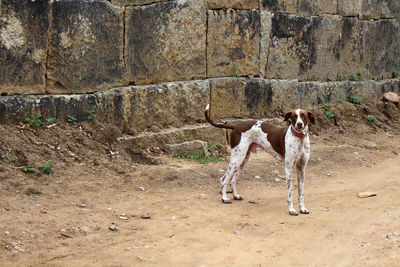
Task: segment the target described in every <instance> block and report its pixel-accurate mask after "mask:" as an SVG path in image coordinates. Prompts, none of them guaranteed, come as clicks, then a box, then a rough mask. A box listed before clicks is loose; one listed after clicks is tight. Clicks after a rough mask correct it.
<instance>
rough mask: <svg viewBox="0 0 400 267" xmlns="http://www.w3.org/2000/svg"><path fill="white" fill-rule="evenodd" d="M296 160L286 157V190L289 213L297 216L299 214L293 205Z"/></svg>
mask: <svg viewBox="0 0 400 267" xmlns="http://www.w3.org/2000/svg"><path fill="white" fill-rule="evenodd" d="M293 165H294V161H293V160H292V159H290V157H289V159H288V158H286V160H285V174H286V190H287V202H288V204H289V214H290V215H294V216H297V215H299V214H298V213H297V211H296V210H295V208H294V207H293V186H292V174H293Z"/></svg>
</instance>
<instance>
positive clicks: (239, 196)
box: [233, 195, 243, 200]
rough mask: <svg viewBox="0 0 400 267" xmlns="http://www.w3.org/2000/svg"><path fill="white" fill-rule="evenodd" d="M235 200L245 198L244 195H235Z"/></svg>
mask: <svg viewBox="0 0 400 267" xmlns="http://www.w3.org/2000/svg"><path fill="white" fill-rule="evenodd" d="M233 198H234V199H235V200H243V197H242V196H241V195H237V196H233Z"/></svg>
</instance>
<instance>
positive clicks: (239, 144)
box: [204, 105, 315, 216]
mask: <svg viewBox="0 0 400 267" xmlns="http://www.w3.org/2000/svg"><path fill="white" fill-rule="evenodd" d="M209 108H210V106H209V105H207V106H206V108H205V111H204V115H205V117H206V120H207V121H208V122H209V123H210V124H211V125H212V126H214V127H218V128H225V129H230V130H232V132H231V135H230V146H231V159H230V162H229V166H228V169H227V170H226V172H225V174H224V175H223V176H222V177H221V179H220V182H221V186H222V202H223V203H225V204H230V203H231V201H230V200H229V198H228V197H227V195H226V188H227V185H228V183H229V182H230V186H231V188H232V193H233V197H234V199H235V200H243V198H242V196H241V195H239V194H238V192H237V190H236V182H237V180H238V177H239V174H240V171H241V170H242V169H243V167H244V165H245V164H246V162H247V161H248V160H249V157H250V154H251V152H253V153H256V152H257V151H259V150H262V151H267V152H269V153H270V154H271V155H272V156H274V157H275V158H276V159H277V160H279V161H282V162H283V163H284V167H285V176H286V190H287V201H288V204H289V214H290V215H295V216H297V215H298V212H297V211H296V209H295V208H294V207H293V196H292V188H293V186H292V174H293V169H294V168H296V170H297V180H298V191H299V206H300V213H302V214H308V213H309V211H308V209H307V208H306V207H305V205H304V178H305V177H304V176H305V171H306V166H307V162H308V160H309V158H310V139H309V133H308V126H309V124H310V123H311V124H315V118H314V115H313V114H312V113H311V112H309V111H307V110H304V109H295V110H292V111H290V112H288V113H286V114H285V117H284V120H285V121H290V126H287V127H279V126H276V125H273V124H270V123H267V122H264V121H259V120H248V121H243V122H239V123H238V124H236V125H228V124H218V123H215V122H214V121H212V120H211V119H210V116H209Z"/></svg>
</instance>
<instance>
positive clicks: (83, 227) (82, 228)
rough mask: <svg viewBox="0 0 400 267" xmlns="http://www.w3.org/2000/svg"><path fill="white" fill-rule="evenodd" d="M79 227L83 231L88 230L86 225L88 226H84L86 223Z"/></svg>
mask: <svg viewBox="0 0 400 267" xmlns="http://www.w3.org/2000/svg"><path fill="white" fill-rule="evenodd" d="M80 229H81V231H83V232H87V231H89V227H88V226H86V225H84V226H81V227H80Z"/></svg>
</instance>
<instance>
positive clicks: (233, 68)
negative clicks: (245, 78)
mask: <svg viewBox="0 0 400 267" xmlns="http://www.w3.org/2000/svg"><path fill="white" fill-rule="evenodd" d="M238 68H239V65H238V64H235V65H234V66H233V67H232V77H240V75H239V74H238V73H237V70H238Z"/></svg>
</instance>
